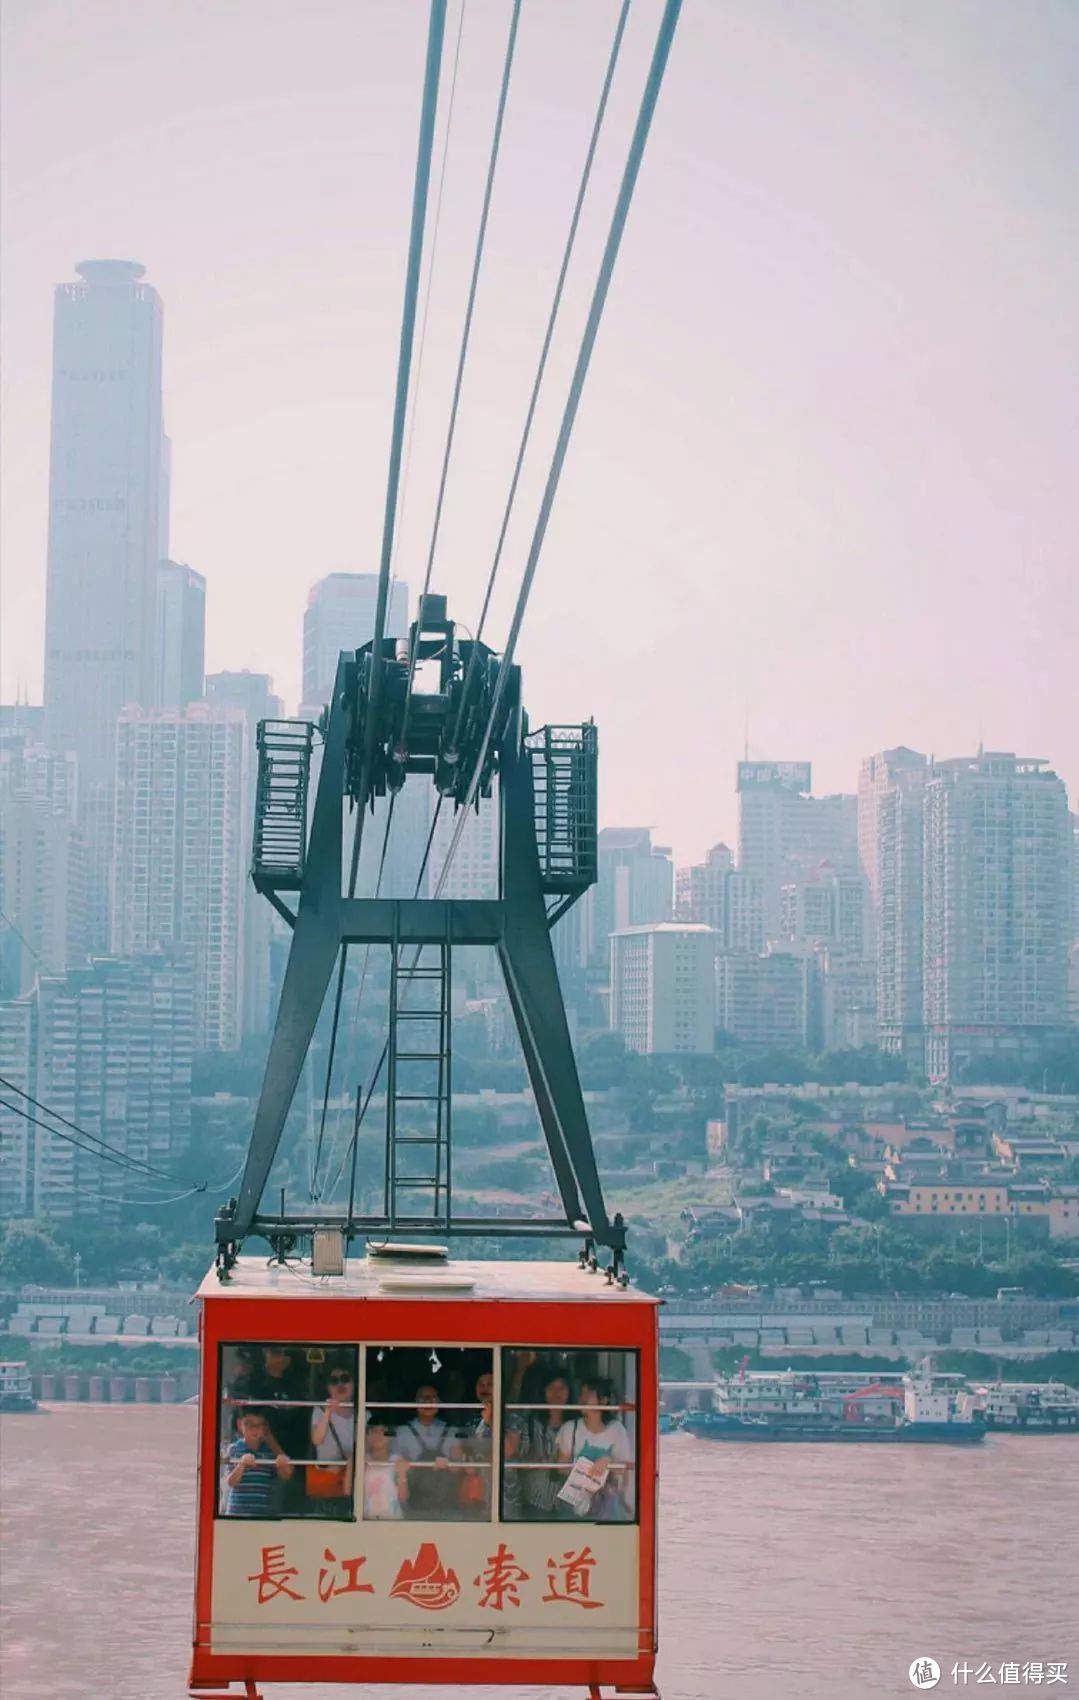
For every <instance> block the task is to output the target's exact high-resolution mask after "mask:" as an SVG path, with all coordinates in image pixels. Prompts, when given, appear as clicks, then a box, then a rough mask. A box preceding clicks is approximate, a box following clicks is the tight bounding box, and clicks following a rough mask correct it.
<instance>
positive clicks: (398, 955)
mask: <svg viewBox="0 0 1079 1700" xmlns="http://www.w3.org/2000/svg"><path fill="white" fill-rule="evenodd" d="M450 966H451V964H450V946H449V944H448V943H442V944H434V945H430V944H428V945H422V946H416V945H407V946H406V945H402V944H400V943H399V942H395V943H394V944H393V945H392V946H391V961H390V1031H389V1044H388V1047H387V1054H386V1069H387V1073H386V1178H385V1209H384V1213H385V1215H386V1218H387V1220H388V1221H389V1224H390V1226H391V1228H394V1229H406V1228H408V1229H412V1228H427V1229H432V1230H441V1231H445V1230H446V1229H447V1228H448V1227H449V1221H450V1092H451V1078H450V1076H451V1070H450Z"/></svg>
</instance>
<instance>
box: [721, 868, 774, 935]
mask: <svg viewBox="0 0 1079 1700" xmlns="http://www.w3.org/2000/svg"><path fill="white" fill-rule="evenodd" d="M726 902H727V913H726V918H725V926H724V932H723V948H724V950H728V951H741V952H743V953H746V954H748V955H750V956H759V955H760V953H761V951H762V950H763V949H764V887H763V885H762V883H761V879H760V875H759V874H747V873H743V872H742V869H741V868H732V869H731V871H730V873H729V874H728V875H727V899H726Z"/></svg>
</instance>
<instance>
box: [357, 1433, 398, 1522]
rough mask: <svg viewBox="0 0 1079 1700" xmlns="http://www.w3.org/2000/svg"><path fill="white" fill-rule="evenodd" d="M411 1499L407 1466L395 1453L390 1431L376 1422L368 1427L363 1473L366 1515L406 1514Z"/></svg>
mask: <svg viewBox="0 0 1079 1700" xmlns="http://www.w3.org/2000/svg"><path fill="white" fill-rule="evenodd" d="M407 1499H408V1465H407V1463H406V1462H405V1460H404V1459H403V1458H395V1457H394V1456H393V1449H392V1443H391V1440H390V1431H389V1429H388V1428H387V1427H386V1425H385V1423H379V1422H374V1423H372V1424H371V1425H370V1427H369V1428H368V1430H367V1436H366V1458H365V1460H364V1472H363V1514H364V1516H365V1517H373V1518H376V1519H381V1520H382V1521H390V1520H393V1519H396V1518H399V1517H403V1516H404V1514H405V1513H404V1505H405V1502H406V1500H407Z"/></svg>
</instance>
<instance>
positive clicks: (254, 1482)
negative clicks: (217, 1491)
mask: <svg viewBox="0 0 1079 1700" xmlns="http://www.w3.org/2000/svg"><path fill="white" fill-rule="evenodd" d="M236 1427H237V1428H238V1429H239V1431H240V1432H239V1437H238V1439H236V1440H234V1441H233V1443H232V1445H231V1446H230V1447H229V1455H228V1461H229V1470H228V1474H227V1475H226V1477H225V1487H226V1490H227V1491H226V1493H225V1506H224V1512H225V1516H226V1517H272V1516H273V1514H274V1510H275V1505H274V1489H275V1487H276V1485H277V1483H278V1482H279V1481H288V1479H289V1478H290V1477H291V1475H292V1473H293V1466H292V1464H291V1463H290V1462H289V1460H288V1459H287V1458H286V1457H285V1455H284V1453H283V1452H276V1453H275V1452H274V1450H273V1448H272V1447H271V1446H270V1443H269V1437H268V1434H267V1429H266V1419H265V1417H264V1416H263V1415H262V1413H261V1412H260V1411H241V1412H240V1414H239V1416H238V1417H237V1419H236Z"/></svg>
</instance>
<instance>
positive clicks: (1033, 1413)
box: [974, 1381, 1079, 1434]
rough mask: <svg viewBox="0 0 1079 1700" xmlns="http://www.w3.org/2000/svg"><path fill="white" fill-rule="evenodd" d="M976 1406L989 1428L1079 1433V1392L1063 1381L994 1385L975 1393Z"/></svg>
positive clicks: (995, 1382)
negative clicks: (1069, 1430) (1072, 1431)
mask: <svg viewBox="0 0 1079 1700" xmlns="http://www.w3.org/2000/svg"><path fill="white" fill-rule="evenodd" d="M974 1403H975V1408H976V1409H977V1410H978V1411H979V1412H980V1413H981V1416H982V1420H983V1421H984V1423H985V1426H986V1428H992V1429H1014V1430H1016V1431H1018V1432H1020V1433H1034V1434H1059V1433H1060V1432H1061V1431H1062V1430H1068V1429H1071V1430H1075V1431H1079V1391H1077V1390H1076V1389H1075V1388H1074V1387H1068V1386H1067V1385H1066V1384H1065V1383H1064V1382H1063V1381H992V1382H988V1383H986V1384H985V1385H984V1386H981V1387H976V1388H975V1389H974Z"/></svg>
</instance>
